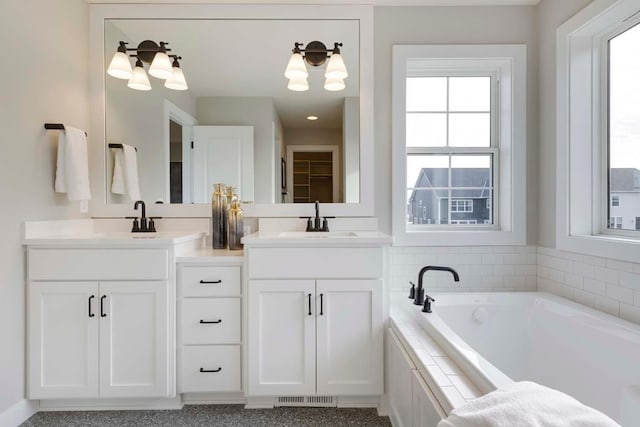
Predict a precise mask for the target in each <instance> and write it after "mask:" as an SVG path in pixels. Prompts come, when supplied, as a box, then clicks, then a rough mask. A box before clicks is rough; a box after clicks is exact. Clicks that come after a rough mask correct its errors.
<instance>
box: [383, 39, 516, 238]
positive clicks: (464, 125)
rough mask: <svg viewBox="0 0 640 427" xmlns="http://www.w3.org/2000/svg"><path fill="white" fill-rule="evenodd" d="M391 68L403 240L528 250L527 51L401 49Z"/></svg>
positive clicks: (397, 218) (397, 208)
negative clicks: (511, 246) (525, 247)
mask: <svg viewBox="0 0 640 427" xmlns="http://www.w3.org/2000/svg"><path fill="white" fill-rule="evenodd" d="M393 61H394V76H393V114H394V120H393V138H394V140H393V155H394V157H393V176H394V185H393V199H394V203H393V206H394V208H393V217H394V219H393V224H394V237H395V240H396V243H397V244H424V245H438V244H445V243H446V244H487V245H490V244H495V245H501V244H502V245H504V244H524V243H525V240H526V239H525V225H526V220H525V212H526V207H525V201H526V188H525V173H524V171H525V170H526V168H525V157H524V156H525V129H526V126H525V117H524V111H525V108H524V107H525V95H526V76H525V68H526V64H525V63H526V47H525V46H519V45H508V46H502V45H477V46H464V45H458V46H433V45H429V46H394V59H393ZM515 170H518V171H519V173H517V174H515V173H513V172H514V171H515ZM425 208H426V210H425ZM459 225H475V226H476V227H458V226H459ZM452 233H453V234H452Z"/></svg>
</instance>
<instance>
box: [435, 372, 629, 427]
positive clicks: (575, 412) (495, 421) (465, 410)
mask: <svg viewBox="0 0 640 427" xmlns="http://www.w3.org/2000/svg"><path fill="white" fill-rule="evenodd" d="M515 426H517V427H620V425H619V424H617V423H616V422H615V421H613V420H611V419H610V418H609V417H607V416H606V415H604V414H603V413H601V412H599V411H597V410H595V409H593V408H590V407H588V406H585V405H583V404H582V403H580V402H578V401H577V400H576V399H574V398H573V397H571V396H569V395H567V394H564V393H562V392H559V391H557V390H553V389H551V388H547V387H544V386H541V385H540V384H536V383H533V382H528V381H523V382H517V383H514V384H513V385H511V386H509V387H506V388H504V389H498V390H496V391H493V392H491V393H489V394H486V395H484V396H482V397H480V398H478V399H474V400H471V401H469V402H467V403H466V404H465V405H463V406H461V407H459V408H456V409H454V410H453V411H451V414H450V415H449V417H448V418H447V419H444V420H442V421H440V422H439V423H438V427H515Z"/></svg>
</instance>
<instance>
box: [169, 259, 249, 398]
mask: <svg viewBox="0 0 640 427" xmlns="http://www.w3.org/2000/svg"><path fill="white" fill-rule="evenodd" d="M220 253H222V254H223V255H220ZM242 262H243V258H242V253H241V252H240V253H238V252H235V253H234V251H214V250H211V249H207V250H202V251H200V252H199V253H197V254H194V255H193V256H189V257H183V258H179V259H178V267H177V268H178V270H177V271H178V343H179V346H178V366H179V376H178V378H179V382H178V392H179V393H220V392H225V393H232V392H240V391H242V375H241V374H242V369H241V367H242V352H241V348H242V345H241V344H242V320H241V313H242V311H241V304H242V293H241V289H242V286H241V283H242Z"/></svg>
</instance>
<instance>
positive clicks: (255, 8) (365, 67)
mask: <svg viewBox="0 0 640 427" xmlns="http://www.w3.org/2000/svg"><path fill="white" fill-rule="evenodd" d="M171 18H173V19H190V18H191V19H195V18H197V19H318V20H321V19H327V20H329V19H352V20H358V21H359V25H360V37H359V38H360V58H359V59H360V199H359V200H360V203H326V204H323V206H322V213H323V215H327V216H341V217H367V216H373V215H374V200H373V197H374V192H373V181H374V176H373V149H374V147H373V144H374V142H373V65H374V64H373V8H372V7H371V6H334V5H323V6H315V5H285V6H282V5H228V4H226V5H223V4H206V5H205V4H188V5H170V4H91V5H90V29H89V32H90V38H89V47H90V70H89V71H90V75H91V80H90V82H91V106H92V107H91V128H90V130H89V155H90V165H91V171H92V174H91V192H92V194H93V200H91V204H90V213H91V216H92V217H124V216H127V215H131V213H132V209H133V204H131V205H129V204H107V203H106V199H107V197H106V193H105V192H106V188H107V185H106V182H105V179H106V164H107V162H106V158H105V155H106V153H107V150H105V144H104V142H105V141H104V139H105V134H106V133H105V129H106V123H105V121H106V120H105V111H106V110H105V108H106V99H105V75H106V64H105V46H104V31H105V29H104V23H105V20H106V19H171ZM294 41H295V40H294ZM292 42H293V41H292ZM115 48H116V46H114V47H113V49H114V51H115ZM282 48H283V49H289V48H290V46H282ZM285 65H286V64H283V67H284V66H285ZM165 132H169V129H168V128H167V129H165ZM146 202H147V205H148V209H149V210H150V213H151V214H153V215H155V216H163V217H208V216H210V215H211V208H210V206H209V205H208V204H197V205H180V204H173V205H171V204H162V205H156V204H153V201H152V200H147V201H146ZM242 207H243V210H244V215H245V216H246V217H299V216H308V215H310V214H311V213H312V212H313V204H311V203H300V204H293V203H289V204H262V203H255V204H243V206H242Z"/></svg>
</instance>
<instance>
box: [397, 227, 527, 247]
mask: <svg viewBox="0 0 640 427" xmlns="http://www.w3.org/2000/svg"><path fill="white" fill-rule="evenodd" d="M393 244H394V245H395V246H524V245H526V244H527V238H526V235H525V233H524V230H523V231H522V232H520V233H517V232H512V231H500V230H430V231H405V232H400V233H394V236H393Z"/></svg>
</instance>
